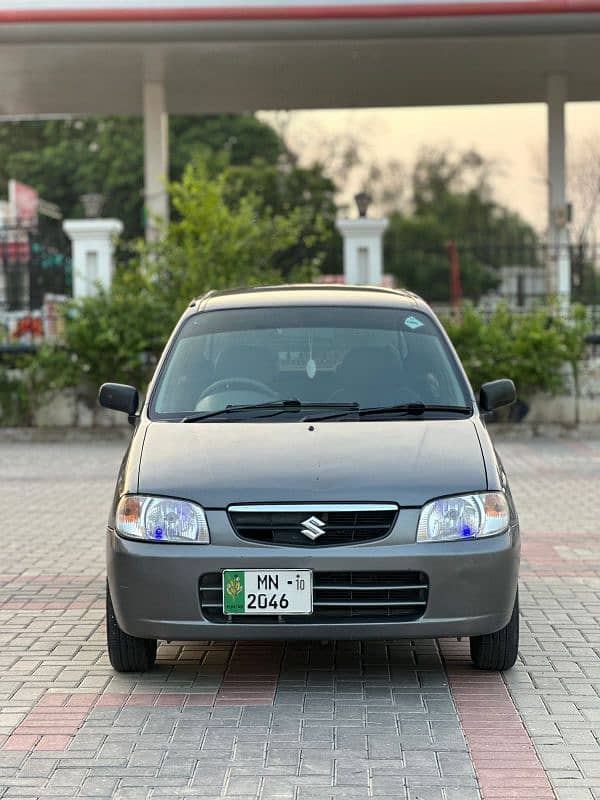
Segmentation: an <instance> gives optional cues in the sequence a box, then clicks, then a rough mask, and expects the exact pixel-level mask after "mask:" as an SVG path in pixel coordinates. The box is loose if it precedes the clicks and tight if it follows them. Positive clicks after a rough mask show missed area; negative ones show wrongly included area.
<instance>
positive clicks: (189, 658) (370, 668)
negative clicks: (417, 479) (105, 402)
mask: <svg viewBox="0 0 600 800" xmlns="http://www.w3.org/2000/svg"><path fill="white" fill-rule="evenodd" d="M122 447H123V446H122V444H119V443H116V442H112V443H111V442H105V443H103V442H95V443H85V444H83V443H81V444H77V443H71V444H68V445H67V444H65V445H59V444H0V499H1V502H0V508H2V510H3V511H4V512H5V514H4V520H3V521H4V525H3V530H2V534H1V536H2V553H3V556H2V559H1V560H0V645H1V647H0V797H2V798H4V797H6V798H8V797H23V798H47V797H100V798H121V800H125V798H136V799H137V798H150V797H151V798H182V797H190V798H192V797H202V798H204V799H205V800H216V798H229V799H230V800H234V799H235V798H237V800H251V799H252V800H257V799H258V798H261V799H262V800H270V799H271V798H273V800H275V798H279V799H280V800H283V798H290V800H292V799H293V800H309V798H314V799H315V800H328V799H329V798H346V797H347V798H350V799H352V798H359V799H360V800H363V799H364V800H366V798H392V797H393V798H398V800H402V799H403V798H410V799H411V800H433V799H434V798H435V799H436V800H475V799H476V798H483V800H488V798H489V799H490V800H491V799H492V798H493V800H502V798H505V800H507V799H508V798H514V797H521V798H532V800H533V798H538V797H539V798H548V797H553V796H554V793H555V795H556V796H557V797H559V798H560V800H584V799H585V800H591V799H592V798H596V799H597V800H600V746H599V739H598V736H599V734H600V698H599V696H598V690H599V687H600V650H599V646H600V633H599V631H598V618H599V615H600V603H599V599H598V591H599V590H600V582H599V580H598V576H599V575H600V573H599V572H598V568H599V567H600V534H598V533H597V523H596V518H597V516H598V515H597V511H596V508H595V498H596V496H597V495H598V483H599V481H598V478H599V476H600V443H596V442H586V443H577V442H570V441H554V442H553V441H545V440H539V441H538V440H534V441H529V442H526V443H519V442H511V441H507V442H503V443H502V442H501V443H500V445H499V449H500V452H501V455H502V457H503V459H504V461H505V465H506V467H507V469H508V471H509V473H510V475H511V479H512V484H513V489H514V493H515V496H516V500H517V503H518V506H519V511H520V515H521V519H522V527H523V530H524V533H525V544H524V557H525V558H524V568H523V580H522V589H521V592H522V595H521V600H522V607H523V620H522V623H523V645H522V656H521V663H520V664H519V666H518V667H516V668H515V669H514V670H513V671H512V672H510V673H508V674H507V675H506V676H505V678H504V681H505V682H503V679H502V678H500V677H498V676H495V675H492V676H488V675H484V674H483V673H477V672H475V671H474V670H472V669H471V668H470V666H469V665H468V658H467V649H466V647H465V643H455V642H450V641H446V642H444V643H442V646H441V648H440V646H439V645H438V643H436V642H434V641H431V640H423V641H417V642H402V641H399V642H387V643H379V642H370V643H367V642H365V643H355V642H339V643H337V644H321V643H318V642H310V643H294V642H290V643H287V644H281V643H269V642H265V643H238V644H236V643H210V642H195V643H191V644H185V645H183V644H181V643H174V644H171V645H166V644H164V645H161V646H160V648H159V655H158V662H157V667H156V668H155V669H154V670H153V671H152V672H150V673H148V674H146V675H130V676H123V675H117V674H116V673H114V672H113V671H112V670H111V668H110V665H109V664H108V660H107V657H106V653H105V647H104V636H105V634H104V602H103V594H104V524H105V519H106V514H107V511H108V505H109V503H110V498H111V494H112V490H113V479H114V475H115V472H116V467H117V465H118V462H119V459H120V455H121V450H122ZM6 510H8V519H6ZM507 689H508V692H509V693H510V694H509V693H507ZM461 723H462V724H461ZM544 769H545V773H546V774H545V775H544ZM548 781H550V783H551V785H552V787H553V789H550V785H549V783H548Z"/></svg>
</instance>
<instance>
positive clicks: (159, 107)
mask: <svg viewBox="0 0 600 800" xmlns="http://www.w3.org/2000/svg"><path fill="white" fill-rule="evenodd" d="M168 177H169V116H168V114H167V111H166V98H165V87H164V84H163V83H162V82H160V81H146V82H145V83H144V209H145V215H146V240H147V241H155V240H156V239H157V238H158V237H159V235H160V230H161V227H162V225H166V224H167V223H168V221H169V193H168V189H167V181H168Z"/></svg>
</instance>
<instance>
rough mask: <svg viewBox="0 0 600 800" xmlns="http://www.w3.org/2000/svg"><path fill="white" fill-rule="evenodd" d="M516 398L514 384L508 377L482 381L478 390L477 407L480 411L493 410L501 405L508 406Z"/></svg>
mask: <svg viewBox="0 0 600 800" xmlns="http://www.w3.org/2000/svg"><path fill="white" fill-rule="evenodd" d="M516 399H517V391H516V389H515V385H514V383H513V382H512V381H511V380H509V379H508V378H502V379H501V380H498V381H489V382H488V383H484V384H483V386H482V387H481V389H480V390H479V408H480V409H481V410H482V411H494V410H495V409H496V408H502V406H510V405H512V404H513V403H514V402H515V400H516Z"/></svg>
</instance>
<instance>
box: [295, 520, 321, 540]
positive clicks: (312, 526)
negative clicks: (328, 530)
mask: <svg viewBox="0 0 600 800" xmlns="http://www.w3.org/2000/svg"><path fill="white" fill-rule="evenodd" d="M300 524H301V525H302V528H301V530H300V533H303V534H304V535H305V536H308V538H309V539H312V541H313V542H314V541H315V539H318V538H319V536H323V534H324V533H325V523H324V522H323V520H322V519H319V518H318V517H309V518H308V519H305V520H304V522H301V523H300Z"/></svg>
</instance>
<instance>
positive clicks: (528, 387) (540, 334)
mask: <svg viewBox="0 0 600 800" xmlns="http://www.w3.org/2000/svg"><path fill="white" fill-rule="evenodd" d="M442 321H443V323H444V325H445V327H446V330H447V332H448V335H449V336H450V338H451V339H452V342H453V344H454V346H455V348H456V350H457V352H458V355H459V356H460V359H461V361H462V363H463V366H464V368H465V370H466V372H467V375H468V376H469V380H470V381H471V384H472V385H473V388H474V389H475V390H476V391H477V390H478V389H479V387H480V386H481V384H482V383H485V382H486V381H491V380H495V379H496V378H511V379H512V380H513V381H514V383H515V385H516V387H517V393H518V395H519V397H520V398H521V399H527V398H529V397H531V395H532V394H534V393H535V392H549V393H556V392H558V391H560V390H561V389H562V388H563V386H564V369H563V368H564V366H565V365H571V366H572V367H574V368H577V365H578V363H579V361H580V360H581V358H582V357H583V353H584V349H585V342H584V339H585V335H586V333H587V332H588V331H589V323H588V320H587V316H586V313H585V309H583V308H582V307H580V306H574V307H573V309H572V310H571V312H570V313H569V315H568V316H567V317H563V316H561V315H560V314H559V313H558V311H557V309H556V308H555V307H550V308H546V309H539V310H534V311H530V312H527V313H516V312H513V311H510V310H509V309H508V308H507V307H506V306H500V307H498V308H497V309H496V310H495V311H494V312H493V313H492V314H491V315H489V316H488V315H485V314H482V313H480V312H477V311H476V310H475V309H473V308H472V307H471V306H466V307H465V309H464V311H463V313H462V314H461V315H460V316H459V317H453V318H446V319H444V320H442Z"/></svg>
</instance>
